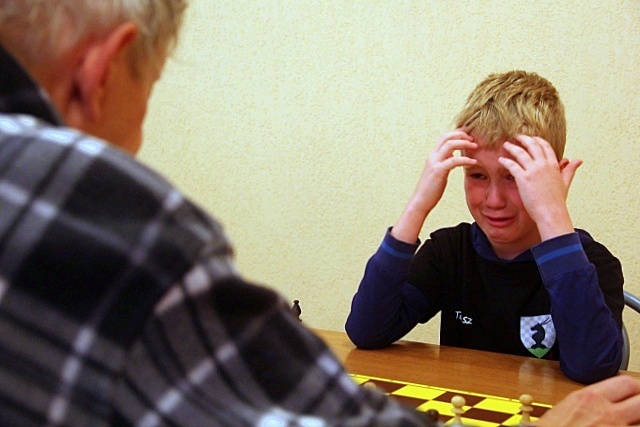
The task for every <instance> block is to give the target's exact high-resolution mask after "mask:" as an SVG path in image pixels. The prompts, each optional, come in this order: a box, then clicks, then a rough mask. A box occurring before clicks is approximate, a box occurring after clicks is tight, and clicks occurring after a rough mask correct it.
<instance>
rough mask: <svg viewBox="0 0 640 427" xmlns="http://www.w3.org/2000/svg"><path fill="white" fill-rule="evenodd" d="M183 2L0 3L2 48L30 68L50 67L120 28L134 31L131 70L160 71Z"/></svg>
mask: <svg viewBox="0 0 640 427" xmlns="http://www.w3.org/2000/svg"><path fill="white" fill-rule="evenodd" d="M186 2H187V0H18V1H16V0H0V43H2V45H3V46H4V47H5V49H8V50H9V51H10V52H11V53H12V54H13V55H14V56H16V57H17V58H18V59H20V60H21V61H22V62H23V63H25V64H27V65H28V66H31V65H42V64H47V63H50V62H49V61H53V60H55V59H56V58H57V57H58V56H60V55H63V54H64V53H65V52H66V51H67V50H68V49H70V48H72V47H73V46H75V45H76V44H77V43H80V42H81V41H82V40H84V39H86V38H90V37H100V36H101V35H102V34H104V33H105V32H108V31H109V30H110V29H113V28H114V27H115V26H117V25H120V24H122V23H124V22H133V23H135V24H136V26H137V27H138V30H139V32H138V36H137V39H136V47H135V54H134V56H135V57H134V58H132V65H133V66H134V67H137V66H138V65H139V61H140V60H142V59H145V60H149V59H150V60H151V61H152V62H155V65H156V66H157V67H159V68H161V67H162V65H163V63H164V59H165V58H166V56H167V55H168V54H169V53H170V51H171V50H172V49H173V47H174V46H175V44H176V42H177V36H178V30H179V28H180V26H181V24H182V16H183V12H184V10H185V8H186Z"/></svg>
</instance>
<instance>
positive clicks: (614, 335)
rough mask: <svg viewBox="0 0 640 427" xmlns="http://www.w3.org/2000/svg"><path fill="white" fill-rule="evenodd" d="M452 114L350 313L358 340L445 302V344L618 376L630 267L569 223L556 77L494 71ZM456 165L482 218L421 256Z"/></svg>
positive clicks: (391, 330)
mask: <svg viewBox="0 0 640 427" xmlns="http://www.w3.org/2000/svg"><path fill="white" fill-rule="evenodd" d="M456 126H457V130H455V131H453V132H450V133H447V134H445V135H444V136H442V137H441V139H440V140H439V141H438V142H437V144H436V148H435V150H434V151H433V152H432V153H431V155H430V156H429V158H428V159H427V162H426V165H425V167H424V170H423V172H422V176H421V177H420V180H419V182H418V185H417V187H416V189H415V191H414V193H413V195H412V196H411V198H410V200H409V202H408V204H407V206H406V208H405V210H404V212H403V213H402V215H401V216H400V218H399V219H398V221H397V222H396V223H395V225H394V226H393V227H392V228H391V229H390V230H389V231H388V232H387V234H386V236H385V237H384V240H383V242H382V244H381V246H380V248H379V249H378V251H377V252H376V253H375V254H374V255H373V257H372V258H371V259H370V260H369V262H368V264H367V268H366V271H365V274H364V277H363V279H362V282H361V284H360V287H359V289H358V291H357V293H356V295H355V297H354V299H353V303H352V308H351V313H350V314H349V317H348V319H347V322H346V330H347V333H348V334H349V336H350V338H351V340H352V341H353V342H354V344H356V345H357V346H358V347H362V348H380V347H384V346H387V345H389V344H391V343H393V342H394V341H396V340H398V339H399V338H401V337H402V336H404V335H405V334H406V333H408V332H409V331H410V330H411V329H413V327H415V326H416V325H417V324H418V323H425V322H427V321H428V320H429V319H431V318H432V317H433V316H435V315H436V314H437V313H438V312H440V311H441V312H442V315H441V328H440V343H441V344H443V345H450V346H459V347H466V348H473V349H479V350H488V351H497V352H502V353H511V354H518V355H528V356H536V357H540V358H542V357H544V358H548V359H559V360H560V366H561V368H562V370H563V372H564V373H565V374H566V375H567V376H568V377H569V378H571V379H574V380H576V381H580V382H583V383H591V382H595V381H598V380H600V379H603V378H606V377H609V376H611V375H614V374H615V373H616V372H617V371H618V368H619V366H620V360H621V354H622V338H621V332H620V331H621V325H622V308H623V305H624V301H623V294H622V284H623V278H622V270H621V266H620V263H619V261H618V260H617V259H616V258H615V257H614V256H613V255H611V253H609V251H608V250H607V249H606V248H605V247H604V246H602V245H601V244H599V243H597V242H595V241H594V240H593V239H592V238H591V236H590V235H589V234H588V233H587V232H585V231H583V230H574V228H573V225H572V222H571V218H570V216H569V212H568V209H567V205H566V197H567V193H568V189H569V186H570V184H571V181H572V179H573V177H574V174H575V172H576V170H577V168H578V167H579V166H580V165H581V163H582V162H581V161H580V160H571V161H570V160H568V159H566V158H562V154H563V151H564V145H565V140H566V125H565V116H564V107H563V105H562V102H561V101H560V98H559V96H558V93H557V91H556V89H555V88H554V87H553V85H551V83H549V82H548V81H547V80H546V79H544V78H542V77H540V76H538V75H537V74H535V73H528V72H524V71H512V72H507V73H503V74H493V75H490V76H488V77H487V78H486V79H485V80H484V81H483V82H481V83H480V84H479V85H478V86H477V87H476V88H475V89H474V91H473V92H472V93H471V95H470V96H469V98H468V100H467V104H466V106H465V108H464V109H463V111H462V112H461V113H460V114H459V116H458V118H457V119H456ZM455 152H460V155H459V156H454V153H455ZM558 159H561V160H559V161H558ZM456 167H462V168H463V169H464V173H465V178H464V188H465V194H466V201H467V206H468V208H469V211H470V213H471V215H472V216H473V218H474V220H475V222H474V223H473V224H468V223H461V224H459V225H458V226H456V227H452V228H445V229H441V230H437V231H436V232H434V233H432V234H431V238H430V239H429V240H427V241H426V242H425V244H424V245H423V246H422V247H421V248H420V250H419V251H418V252H417V253H416V254H415V255H414V252H415V251H416V249H417V248H418V246H419V244H420V241H419V238H418V236H419V233H420V230H421V228H422V226H423V224H424V221H425V219H426V218H427V216H428V214H429V213H430V212H431V210H432V209H433V208H434V207H435V206H436V204H437V203H438V201H439V200H440V198H441V197H442V194H443V192H444V189H445V186H446V181H447V177H448V174H449V172H450V171H451V170H452V169H454V168H456Z"/></svg>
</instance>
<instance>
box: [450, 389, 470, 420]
mask: <svg viewBox="0 0 640 427" xmlns="http://www.w3.org/2000/svg"><path fill="white" fill-rule="evenodd" d="M466 403H467V402H466V401H465V400H464V397H462V396H457V395H456V396H453V397H452V398H451V404H452V405H453V408H451V412H453V422H452V423H451V425H452V426H461V425H462V418H461V416H462V414H464V408H463V407H464V405H465V404H466Z"/></svg>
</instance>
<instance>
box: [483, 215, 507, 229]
mask: <svg viewBox="0 0 640 427" xmlns="http://www.w3.org/2000/svg"><path fill="white" fill-rule="evenodd" d="M484 218H485V219H486V220H487V223H488V224H489V225H490V226H492V227H506V226H508V225H510V224H511V222H513V217H512V216H508V217H504V216H501V217H498V216H488V215H485V216H484Z"/></svg>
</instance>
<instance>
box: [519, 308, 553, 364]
mask: <svg viewBox="0 0 640 427" xmlns="http://www.w3.org/2000/svg"><path fill="white" fill-rule="evenodd" d="M520 340H521V341H522V344H524V346H525V347H526V348H527V350H529V351H530V352H531V354H533V355H534V356H536V357H537V358H542V357H544V355H545V354H547V353H548V352H549V350H551V347H553V344H554V343H555V342H556V328H555V326H554V325H553V320H552V319H551V315H550V314H543V315H541V316H522V317H520Z"/></svg>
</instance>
